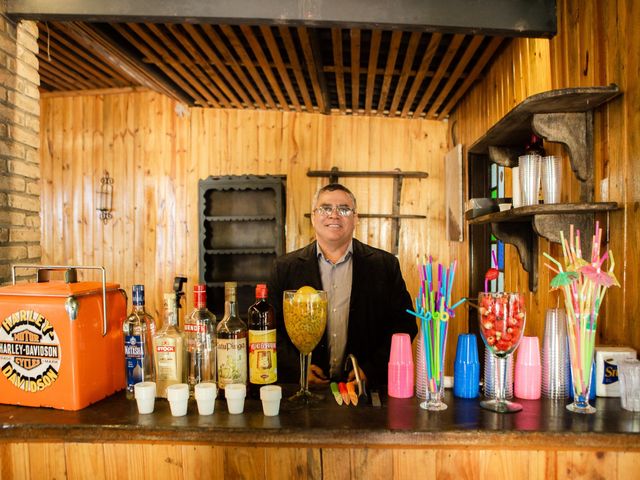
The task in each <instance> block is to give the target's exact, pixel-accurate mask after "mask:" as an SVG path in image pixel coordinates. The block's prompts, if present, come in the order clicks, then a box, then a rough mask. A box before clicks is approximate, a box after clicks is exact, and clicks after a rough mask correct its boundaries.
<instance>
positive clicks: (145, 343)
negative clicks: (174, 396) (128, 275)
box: [122, 285, 156, 399]
mask: <svg viewBox="0 0 640 480" xmlns="http://www.w3.org/2000/svg"><path fill="white" fill-rule="evenodd" d="M132 303H133V309H132V311H131V314H130V315H129V316H128V317H127V319H126V320H125V321H124V323H123V324H122V327H123V328H122V329H123V334H124V358H125V367H126V371H125V376H126V379H127V398H130V399H131V398H134V392H133V386H134V385H135V384H136V383H139V382H154V381H155V373H154V364H153V335H154V334H155V333H156V322H155V320H154V319H153V317H152V316H151V315H149V314H148V313H147V312H146V310H145V309H144V285H134V286H133V292H132Z"/></svg>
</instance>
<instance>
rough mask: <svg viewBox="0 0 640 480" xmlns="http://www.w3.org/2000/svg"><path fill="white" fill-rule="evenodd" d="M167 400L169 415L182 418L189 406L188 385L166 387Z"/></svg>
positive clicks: (177, 384) (179, 384) (180, 384)
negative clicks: (169, 409) (169, 408)
mask: <svg viewBox="0 0 640 480" xmlns="http://www.w3.org/2000/svg"><path fill="white" fill-rule="evenodd" d="M167 399H168V400H169V406H170V407H171V415H173V416H174V417H184V416H185V415H186V414H187V406H188V404H189V385H187V384H186V383H176V384H174V385H169V386H168V387H167Z"/></svg>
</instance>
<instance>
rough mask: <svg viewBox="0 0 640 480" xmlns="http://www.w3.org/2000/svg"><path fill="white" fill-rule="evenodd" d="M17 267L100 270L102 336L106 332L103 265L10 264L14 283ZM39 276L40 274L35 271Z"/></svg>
mask: <svg viewBox="0 0 640 480" xmlns="http://www.w3.org/2000/svg"><path fill="white" fill-rule="evenodd" d="M18 268H24V269H27V268H35V270H36V272H40V270H54V271H55V270H58V271H60V270H72V269H75V270H77V269H81V270H100V271H101V272H102V336H103V337H104V336H105V335H106V334H107V272H106V270H105V269H104V267H96V266H90V265H11V281H12V282H13V284H14V285H15V284H16V269H18ZM36 276H37V277H38V278H40V275H38V274H37V273H36Z"/></svg>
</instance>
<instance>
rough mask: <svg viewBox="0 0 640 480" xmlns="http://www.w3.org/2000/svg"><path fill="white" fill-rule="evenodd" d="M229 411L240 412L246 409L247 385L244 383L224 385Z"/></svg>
mask: <svg viewBox="0 0 640 480" xmlns="http://www.w3.org/2000/svg"><path fill="white" fill-rule="evenodd" d="M224 396H225V397H226V399H227V409H228V410H229V413H232V414H238V413H242V412H243V411H244V399H245V397H246V396H247V386H246V385H245V384H244V383H231V384H228V385H226V386H225V387H224Z"/></svg>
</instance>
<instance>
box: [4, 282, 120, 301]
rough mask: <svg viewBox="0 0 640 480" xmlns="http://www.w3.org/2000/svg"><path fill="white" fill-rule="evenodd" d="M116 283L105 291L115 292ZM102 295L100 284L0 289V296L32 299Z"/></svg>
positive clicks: (38, 284) (32, 284)
mask: <svg viewBox="0 0 640 480" xmlns="http://www.w3.org/2000/svg"><path fill="white" fill-rule="evenodd" d="M119 287H120V285H119V284H118V283H107V284H106V290H107V291H111V290H117V289H118V288H119ZM93 293H96V294H99V295H101V294H102V282H75V283H65V282H62V281H52V282H42V283H17V284H15V285H8V286H6V287H0V295H25V296H33V297H70V296H78V295H90V294H93Z"/></svg>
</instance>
